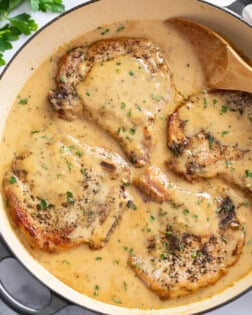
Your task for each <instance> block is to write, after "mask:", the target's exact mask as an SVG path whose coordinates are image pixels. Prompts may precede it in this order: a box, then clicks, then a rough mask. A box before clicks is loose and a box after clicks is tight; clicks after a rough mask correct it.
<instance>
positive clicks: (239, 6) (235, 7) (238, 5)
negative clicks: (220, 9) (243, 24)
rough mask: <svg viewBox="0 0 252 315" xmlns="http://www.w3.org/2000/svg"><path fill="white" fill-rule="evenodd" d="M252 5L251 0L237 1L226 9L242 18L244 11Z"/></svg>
mask: <svg viewBox="0 0 252 315" xmlns="http://www.w3.org/2000/svg"><path fill="white" fill-rule="evenodd" d="M249 4H251V0H236V1H235V2H233V3H232V4H230V5H229V6H227V7H226V8H227V9H229V10H230V11H233V12H234V13H236V14H238V15H239V16H240V17H241V16H242V12H243V9H244V8H245V7H246V6H247V5H249Z"/></svg>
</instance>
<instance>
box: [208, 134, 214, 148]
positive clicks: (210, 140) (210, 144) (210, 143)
mask: <svg viewBox="0 0 252 315" xmlns="http://www.w3.org/2000/svg"><path fill="white" fill-rule="evenodd" d="M214 140H215V139H214V137H213V136H210V137H209V138H208V142H209V149H210V150H212V149H213V144H214Z"/></svg>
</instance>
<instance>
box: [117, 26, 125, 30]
mask: <svg viewBox="0 0 252 315" xmlns="http://www.w3.org/2000/svg"><path fill="white" fill-rule="evenodd" d="M124 29H125V26H123V25H122V26H119V27H118V28H117V30H116V31H117V32H121V31H122V30H124Z"/></svg>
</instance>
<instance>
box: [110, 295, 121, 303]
mask: <svg viewBox="0 0 252 315" xmlns="http://www.w3.org/2000/svg"><path fill="white" fill-rule="evenodd" d="M112 300H113V301H114V302H115V303H116V304H122V301H121V300H120V299H118V298H117V297H115V296H112Z"/></svg>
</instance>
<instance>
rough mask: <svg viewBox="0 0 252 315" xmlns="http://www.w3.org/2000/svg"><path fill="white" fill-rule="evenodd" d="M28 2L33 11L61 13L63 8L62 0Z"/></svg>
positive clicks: (32, 0) (34, 0) (33, 0)
mask: <svg viewBox="0 0 252 315" xmlns="http://www.w3.org/2000/svg"><path fill="white" fill-rule="evenodd" d="M30 4H31V7H32V9H33V10H34V11H38V10H39V11H42V12H48V11H51V12H55V13H61V12H64V10H65V7H64V5H63V4H62V0H30Z"/></svg>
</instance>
